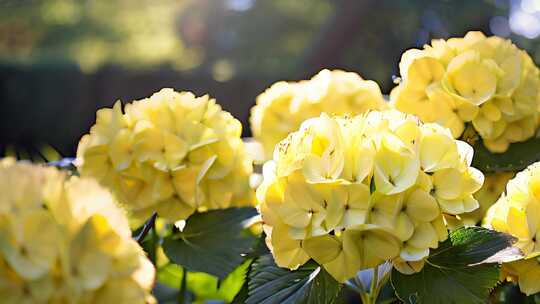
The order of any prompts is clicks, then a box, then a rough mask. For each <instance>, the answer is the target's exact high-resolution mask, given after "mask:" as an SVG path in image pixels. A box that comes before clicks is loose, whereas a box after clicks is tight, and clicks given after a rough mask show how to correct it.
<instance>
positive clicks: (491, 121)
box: [391, 32, 540, 153]
mask: <svg viewBox="0 0 540 304" xmlns="http://www.w3.org/2000/svg"><path fill="white" fill-rule="evenodd" d="M399 69H400V74H401V82H400V84H399V86H397V87H396V88H395V89H394V90H393V91H392V93H391V99H392V102H393V104H394V105H395V107H396V108H397V109H398V110H400V111H403V112H405V113H411V114H415V115H417V116H418V117H420V119H422V121H424V122H436V123H439V124H441V125H443V126H445V127H447V128H449V129H450V130H451V131H452V134H453V136H454V137H455V138H459V137H460V136H461V135H462V133H463V131H464V130H465V128H466V126H467V125H471V128H472V129H473V130H474V131H475V133H477V134H478V135H479V136H480V137H481V138H482V139H483V142H484V145H485V146H486V147H487V148H488V149H489V150H490V151H492V152H496V153H499V152H504V151H506V150H507V149H508V146H509V145H510V144H511V143H514V142H521V141H524V140H527V139H528V138H531V137H532V136H533V135H534V132H535V131H536V129H537V127H538V122H539V115H538V113H539V105H540V103H539V92H540V78H539V71H538V68H537V67H536V66H535V64H534V63H533V61H532V60H531V58H530V57H529V55H527V53H526V52H525V51H523V50H520V49H518V48H517V47H516V46H515V45H514V44H512V42H511V41H509V40H505V39H501V38H499V37H495V36H493V37H485V36H484V35H483V34H482V33H480V32H469V33H468V34H467V35H466V36H465V37H463V38H451V39H449V40H446V41H445V40H433V41H432V43H431V45H426V46H424V48H423V49H422V50H419V49H412V50H408V51H407V52H405V53H404V54H403V56H402V58H401V62H400V64H399Z"/></svg>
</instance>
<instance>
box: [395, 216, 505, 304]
mask: <svg viewBox="0 0 540 304" xmlns="http://www.w3.org/2000/svg"><path fill="white" fill-rule="evenodd" d="M514 242H515V239H514V238H513V237H511V236H509V235H507V234H504V233H500V232H496V231H492V230H488V229H485V228H481V227H468V228H460V229H458V230H455V231H453V232H451V233H450V237H449V238H448V240H446V241H445V242H443V243H442V244H440V246H439V248H437V249H435V250H433V252H432V253H431V254H430V256H429V257H428V259H427V261H426V264H425V265H424V268H423V269H422V271H420V272H419V273H415V274H412V275H404V274H402V273H400V272H399V271H397V270H395V269H394V270H393V271H392V277H391V281H392V285H393V286H394V289H395V291H396V295H397V296H398V297H399V298H400V299H401V300H402V301H404V302H405V303H411V304H412V303H433V304H438V303H441V304H442V303H460V304H469V303H470V304H476V303H486V301H487V297H488V296H489V293H490V291H491V290H492V289H493V288H494V287H495V286H496V285H497V282H498V281H499V265H498V264H494V263H497V262H500V261H506V260H508V257H507V256H506V254H505V253H507V252H509V254H510V255H511V256H512V258H515V251H512V250H508V249H509V248H512V247H511V246H512V244H513V243H514ZM487 262H489V263H487Z"/></svg>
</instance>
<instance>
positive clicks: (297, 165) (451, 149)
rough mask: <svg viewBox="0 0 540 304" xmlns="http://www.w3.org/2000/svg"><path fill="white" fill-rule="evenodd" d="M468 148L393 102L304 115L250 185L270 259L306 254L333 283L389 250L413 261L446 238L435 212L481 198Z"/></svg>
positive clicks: (287, 260) (401, 263)
mask: <svg viewBox="0 0 540 304" xmlns="http://www.w3.org/2000/svg"><path fill="white" fill-rule="evenodd" d="M472 153H473V152H472V148H471V146H469V145H468V144H467V143H465V142H462V141H458V140H455V139H454V138H453V137H452V134H450V132H449V131H447V130H446V129H444V128H442V127H440V126H439V125H437V124H422V123H421V122H420V121H419V120H418V119H416V118H415V117H413V116H410V115H406V114H403V113H400V112H398V111H394V110H391V111H383V112H378V111H372V112H369V113H367V114H364V115H358V116H355V117H352V118H348V117H329V116H327V115H326V114H322V115H321V116H320V117H317V118H312V119H309V120H307V121H305V122H304V123H303V124H302V125H301V127H300V130H299V131H297V132H294V133H291V134H290V135H289V136H288V137H287V138H286V139H284V140H283V141H281V142H280V143H279V144H278V145H277V146H276V150H275V152H274V159H273V160H271V161H269V162H267V163H266V164H265V165H264V168H263V175H264V181H263V183H262V184H261V185H260V186H259V188H258V189H257V198H258V201H259V202H260V206H259V207H260V211H261V214H262V217H263V221H264V228H265V231H266V233H267V237H268V238H267V243H268V245H269V247H270V248H271V250H272V253H273V255H274V258H275V261H276V263H277V264H278V265H279V266H281V267H287V268H290V269H295V268H297V267H299V266H300V265H302V264H304V263H305V262H306V261H308V260H309V259H310V258H313V259H314V260H315V261H317V262H318V263H319V264H321V265H322V266H323V267H324V268H325V269H326V270H327V271H328V272H329V273H330V274H331V275H332V276H333V277H334V278H336V279H337V280H338V281H341V282H343V281H345V280H347V279H349V278H350V277H352V276H354V275H355V274H356V273H357V271H359V270H360V269H365V268H371V267H375V266H377V265H379V264H381V263H383V262H384V261H386V260H392V259H393V260H394V262H395V265H396V267H397V268H398V269H399V270H401V271H403V272H411V271H415V270H418V269H419V268H421V267H422V265H423V259H424V258H425V257H426V256H428V254H429V249H430V248H436V247H438V244H439V242H440V241H443V240H445V239H446V238H447V228H446V226H445V223H444V220H443V213H447V214H453V215H457V214H461V213H464V212H470V211H473V210H474V209H476V208H478V206H479V204H478V202H477V201H476V200H475V199H474V198H473V194H474V193H475V192H476V191H477V190H478V189H479V188H480V187H481V185H482V183H483V179H484V177H483V175H482V173H481V172H480V171H478V170H476V169H474V168H472V167H470V163H471V158H472ZM407 265H409V266H408V267H410V265H414V266H415V267H416V269H413V270H410V269H407V268H406V266H407Z"/></svg>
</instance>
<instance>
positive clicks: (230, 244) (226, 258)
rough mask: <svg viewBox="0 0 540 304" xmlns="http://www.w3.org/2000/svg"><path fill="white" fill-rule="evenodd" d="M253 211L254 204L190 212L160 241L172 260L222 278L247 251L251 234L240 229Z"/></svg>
mask: <svg viewBox="0 0 540 304" xmlns="http://www.w3.org/2000/svg"><path fill="white" fill-rule="evenodd" d="M256 215H257V211H256V210H255V209H254V208H229V209H224V210H213V211H208V212H204V213H196V214H194V215H192V216H190V217H189V218H188V220H187V222H186V226H185V229H184V230H183V231H182V232H179V233H175V234H173V235H171V236H169V237H167V238H165V239H164V241H163V250H164V251H165V254H166V255H167V257H168V258H169V260H171V261H172V262H174V263H176V264H179V265H182V266H183V267H185V268H187V269H188V270H189V271H194V272H206V273H209V274H212V275H214V276H216V277H218V278H220V279H224V278H225V277H226V276H227V275H228V274H229V273H230V272H231V271H233V270H234V269H235V268H236V267H238V266H239V265H240V264H241V263H242V262H243V261H244V256H245V255H246V254H248V253H249V252H250V250H251V249H252V247H253V244H254V242H255V240H256V239H255V237H254V236H253V235H251V234H250V233H248V232H246V231H245V230H244V229H245V228H246V225H247V224H248V223H249V222H250V220H251V219H252V218H253V217H254V216H256Z"/></svg>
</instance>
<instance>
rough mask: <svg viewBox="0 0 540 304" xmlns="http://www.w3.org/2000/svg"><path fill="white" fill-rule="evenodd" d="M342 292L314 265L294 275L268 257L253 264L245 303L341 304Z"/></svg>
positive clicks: (299, 270)
mask: <svg viewBox="0 0 540 304" xmlns="http://www.w3.org/2000/svg"><path fill="white" fill-rule="evenodd" d="M341 288H342V285H341V284H339V283H338V282H337V281H336V280H335V279H334V278H332V276H330V275H329V274H328V273H327V272H326V271H325V270H324V269H323V268H322V267H320V266H319V265H317V264H316V263H315V262H313V261H310V262H308V263H306V264H305V265H303V266H302V267H300V268H299V269H297V270H295V271H291V270H288V269H285V268H280V267H278V266H277V265H276V264H275V263H274V259H273V257H272V255H270V254H267V255H263V256H261V257H260V258H258V259H257V260H255V261H254V262H253V264H252V268H251V271H250V273H249V275H248V297H247V299H246V301H245V303H246V304H274V303H282V304H312V303H314V304H330V303H339V295H340V294H341V293H340V291H341Z"/></svg>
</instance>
